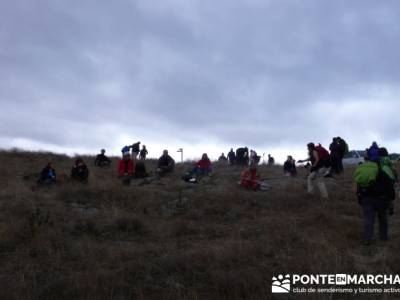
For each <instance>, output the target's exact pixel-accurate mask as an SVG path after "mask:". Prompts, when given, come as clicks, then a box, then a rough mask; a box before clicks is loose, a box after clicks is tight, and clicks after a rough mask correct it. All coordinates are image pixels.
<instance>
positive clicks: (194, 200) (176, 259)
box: [0, 152, 400, 299]
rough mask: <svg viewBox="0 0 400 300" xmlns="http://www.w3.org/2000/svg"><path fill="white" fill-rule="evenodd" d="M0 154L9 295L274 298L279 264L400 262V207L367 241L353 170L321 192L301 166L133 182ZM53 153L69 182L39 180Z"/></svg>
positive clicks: (397, 265) (1, 271) (350, 267)
mask: <svg viewBox="0 0 400 300" xmlns="http://www.w3.org/2000/svg"><path fill="white" fill-rule="evenodd" d="M0 157H1V161H2V162H3V163H2V164H1V166H0V168H1V170H0V185H1V189H0V265H1V268H0V286H2V287H3V288H2V289H0V298H1V299H37V298H41V299H72V298H78V299H111V298H113V299H126V298H139V299H141V298H142V299H177V298H186V299H235V298H251V299H254V298H259V299H269V298H271V294H270V288H271V278H272V276H273V275H277V274H281V273H289V274H290V273H300V274H319V273H322V274H327V273H354V274H359V273H360V274H364V273H399V272H400V257H399V256H398V254H397V249H398V247H399V238H400V232H399V229H398V225H399V217H398V216H399V215H398V214H395V215H394V216H393V217H391V219H390V225H391V227H390V231H391V232H390V236H391V240H390V241H389V242H388V243H387V245H382V244H381V243H379V242H377V243H376V245H374V246H373V247H371V248H370V249H368V250H367V251H365V249H363V248H362V247H361V246H360V243H359V242H360V238H361V226H362V219H361V210H360V208H359V206H358V204H357V201H356V200H355V197H354V193H353V191H352V183H351V175H352V170H347V171H346V173H345V175H344V176H343V177H341V178H337V179H335V180H330V181H329V183H328V189H329V192H330V200H329V201H324V200H322V199H320V198H319V197H317V196H315V197H309V196H307V194H306V192H305V180H304V176H305V172H304V170H301V174H300V176H299V178H297V179H291V178H280V176H281V169H280V168H278V167H274V168H268V167H262V168H261V169H260V172H261V175H262V176H263V177H265V178H271V180H269V183H270V185H271V187H272V188H271V190H269V191H267V192H252V191H244V190H242V189H240V188H238V187H237V185H236V183H237V181H238V179H239V177H240V172H241V169H240V168H235V167H233V168H228V167H226V166H215V173H214V175H213V177H212V178H210V179H208V180H206V181H204V182H201V183H200V184H198V185H190V184H189V185H188V184H185V183H184V182H182V181H181V180H180V175H181V174H182V173H183V171H184V170H186V169H187V168H188V166H179V165H178V167H177V169H176V172H175V174H174V175H173V176H171V177H169V178H164V179H162V180H156V181H153V182H151V183H149V184H141V183H142V181H136V182H135V183H134V184H133V185H131V186H129V187H126V186H122V185H121V183H120V182H119V181H118V180H117V179H116V162H115V161H114V162H113V166H112V167H111V168H108V169H97V168H95V167H94V166H92V163H91V162H90V163H89V166H90V170H91V175H90V183H89V184H88V185H87V186H82V185H76V184H73V183H71V182H69V181H68V178H67V176H66V174H68V173H69V170H70V167H71V165H72V159H70V158H68V157H62V156H53V155H51V154H37V153H36V154H35V153H18V152H1V153H0ZM49 158H50V159H52V160H53V162H54V166H55V168H56V170H57V171H58V174H59V177H60V178H61V180H62V182H61V183H60V184H58V185H57V187H53V188H49V189H47V188H45V189H38V190H37V189H34V188H32V187H33V186H35V184H34V183H35V179H34V177H35V175H36V173H37V172H38V171H40V170H41V168H42V167H43V166H44V165H45V163H46V161H47V160H48V159H49ZM148 168H149V169H152V168H154V162H148ZM279 178H280V179H279ZM307 299H310V297H308V298H307ZM352 299H354V298H352ZM364 299H365V297H364ZM374 299H376V298H374Z"/></svg>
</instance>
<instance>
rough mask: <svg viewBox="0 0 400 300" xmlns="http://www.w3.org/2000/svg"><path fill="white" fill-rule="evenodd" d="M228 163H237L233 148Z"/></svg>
mask: <svg viewBox="0 0 400 300" xmlns="http://www.w3.org/2000/svg"><path fill="white" fill-rule="evenodd" d="M228 162H229V164H230V165H234V164H235V162H236V154H235V152H234V151H233V148H231V151H229V153H228Z"/></svg>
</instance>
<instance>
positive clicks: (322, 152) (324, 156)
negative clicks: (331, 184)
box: [315, 144, 329, 160]
mask: <svg viewBox="0 0 400 300" xmlns="http://www.w3.org/2000/svg"><path fill="white" fill-rule="evenodd" d="M315 151H317V153H318V158H319V159H320V160H324V159H327V158H328V157H329V152H328V150H326V149H325V148H324V147H322V146H321V144H319V145H318V146H316V147H315Z"/></svg>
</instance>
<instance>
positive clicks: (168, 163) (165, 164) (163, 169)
mask: <svg viewBox="0 0 400 300" xmlns="http://www.w3.org/2000/svg"><path fill="white" fill-rule="evenodd" d="M174 168H175V161H174V159H173V158H172V157H171V156H169V154H168V150H164V151H163V155H162V156H161V157H160V158H159V159H158V163H157V174H158V175H160V176H164V175H166V174H167V173H171V172H172V171H173V170H174Z"/></svg>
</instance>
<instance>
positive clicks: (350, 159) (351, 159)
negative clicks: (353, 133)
mask: <svg viewBox="0 0 400 300" xmlns="http://www.w3.org/2000/svg"><path fill="white" fill-rule="evenodd" d="M364 156H365V151H361V150H351V151H349V152H348V153H347V154H346V155H345V156H344V157H343V165H345V166H349V165H359V164H361V163H363V162H364Z"/></svg>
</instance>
